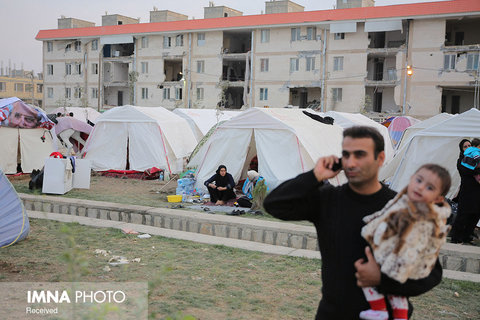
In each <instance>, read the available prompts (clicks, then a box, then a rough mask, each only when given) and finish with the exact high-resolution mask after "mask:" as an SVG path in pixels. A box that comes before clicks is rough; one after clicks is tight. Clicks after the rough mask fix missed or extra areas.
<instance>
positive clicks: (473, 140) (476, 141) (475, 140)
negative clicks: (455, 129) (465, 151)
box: [471, 138, 480, 147]
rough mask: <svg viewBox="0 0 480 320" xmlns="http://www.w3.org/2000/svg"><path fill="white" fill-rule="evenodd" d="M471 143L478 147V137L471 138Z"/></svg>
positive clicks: (479, 142) (479, 140) (479, 143)
mask: <svg viewBox="0 0 480 320" xmlns="http://www.w3.org/2000/svg"><path fill="white" fill-rule="evenodd" d="M471 144H472V147H478V146H480V139H478V138H473V139H472V142H471Z"/></svg>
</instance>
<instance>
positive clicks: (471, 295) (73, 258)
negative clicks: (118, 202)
mask: <svg viewBox="0 0 480 320" xmlns="http://www.w3.org/2000/svg"><path fill="white" fill-rule="evenodd" d="M30 222H31V233H30V236H29V237H28V238H27V239H26V240H24V241H21V242H20V243H18V244H15V245H14V246H11V247H8V248H5V249H2V250H1V251H0V281H35V282H36V281H70V280H72V279H75V280H77V281H95V282H100V281H148V283H149V287H150V295H149V313H150V317H151V318H152V319H165V318H167V317H172V318H173V319H182V317H183V316H185V315H192V316H194V317H195V318H196V319H313V317H314V315H315V311H316V308H317V305H318V301H319V299H320V288H321V273H320V261H318V260H312V259H305V258H293V257H284V256H276V255H268V254H263V253H256V252H251V251H245V250H239V249H232V248H228V247H223V246H211V245H203V244H196V243H192V242H188V241H180V240H172V239H167V238H163V237H159V236H153V237H152V238H150V239H138V238H136V237H135V236H132V235H124V234H122V233H121V232H120V231H119V230H116V229H100V228H92V227H86V226H82V225H79V224H66V223H59V222H55V221H48V220H36V219H31V220H30ZM95 249H104V250H109V251H110V256H107V257H105V256H103V255H95V253H94V251H95ZM111 255H120V256H124V257H126V258H128V259H129V260H131V259H134V258H140V259H141V261H140V262H131V263H129V264H127V265H123V266H117V267H114V266H111V267H110V271H105V270H104V268H105V266H107V261H108V259H109V258H110V257H111ZM65 256H69V258H68V259H65V258H62V257H65ZM455 292H457V293H458V297H457V296H456V295H455ZM412 302H413V304H414V306H415V308H416V309H415V313H414V319H478V315H479V314H480V284H478V283H468V282H461V281H453V280H447V279H445V280H444V281H443V282H442V284H441V285H440V286H438V287H437V288H435V289H434V290H432V291H431V292H429V293H428V294H426V295H423V296H421V297H417V298H414V299H412ZM346 303H348V302H346Z"/></svg>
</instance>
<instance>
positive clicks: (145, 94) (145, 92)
mask: <svg viewBox="0 0 480 320" xmlns="http://www.w3.org/2000/svg"><path fill="white" fill-rule="evenodd" d="M142 99H144V100H147V99H148V88H142Z"/></svg>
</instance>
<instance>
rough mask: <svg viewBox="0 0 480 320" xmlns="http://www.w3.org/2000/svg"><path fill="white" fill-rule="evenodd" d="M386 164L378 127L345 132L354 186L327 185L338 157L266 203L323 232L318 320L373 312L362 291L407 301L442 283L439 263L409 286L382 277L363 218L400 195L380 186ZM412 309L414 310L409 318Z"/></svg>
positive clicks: (286, 186) (281, 189)
mask: <svg viewBox="0 0 480 320" xmlns="http://www.w3.org/2000/svg"><path fill="white" fill-rule="evenodd" d="M384 159H385V151H384V140H383V137H382V135H381V134H380V133H379V132H378V131H377V130H375V129H374V128H372V127H365V126H361V127H358V126H357V127H350V128H348V129H345V131H344V132H343V142H342V160H341V164H342V167H343V170H344V171H345V175H346V176H347V179H348V182H347V183H346V184H344V185H341V186H338V187H335V186H332V185H330V184H327V183H324V181H325V180H328V179H331V178H333V177H335V176H336V175H337V174H338V173H339V172H340V169H337V170H336V171H333V170H332V167H333V165H334V164H336V163H338V161H339V159H338V158H337V157H336V156H333V155H332V156H327V157H323V158H320V159H319V160H318V162H317V164H316V165H315V168H314V169H313V170H311V171H309V172H306V173H303V174H300V175H298V176H297V177H296V178H294V179H291V180H289V181H286V182H284V183H283V184H281V185H280V186H278V187H277V188H276V189H275V190H273V191H272V192H271V193H270V194H269V195H268V196H267V198H266V199H265V201H264V207H265V209H266V210H267V212H269V213H270V214H272V215H273V216H275V217H277V218H280V219H282V220H309V221H311V222H312V223H313V224H314V225H315V228H316V230H317V237H318V245H319V248H320V252H321V256H322V282H323V287H322V300H321V301H320V304H319V306H318V309H317V314H316V319H358V317H359V314H360V312H361V311H362V310H366V309H368V308H369V305H368V303H367V300H366V299H365V297H364V295H363V292H362V289H361V288H362V287H369V286H370V287H372V286H373V287H376V288H377V290H379V291H380V292H382V293H384V294H396V295H402V296H406V297H410V296H416V295H419V294H422V293H425V292H427V291H428V290H430V289H432V288H433V287H434V286H436V285H437V284H439V283H440V281H441V278H442V267H441V265H440V263H439V261H438V260H437V261H436V263H435V266H434V268H433V270H432V272H431V273H430V274H429V275H428V276H427V277H425V278H423V279H418V280H411V279H409V280H407V281H406V282H405V283H403V284H400V283H399V282H397V281H395V280H393V279H391V278H390V277H388V276H387V275H385V274H384V273H382V272H381V271H380V267H379V265H378V264H377V262H376V261H375V258H374V257H373V255H372V253H371V250H370V248H369V247H368V244H367V242H366V241H365V240H364V239H363V238H362V237H361V235H360V232H361V229H362V227H363V226H364V222H363V220H362V219H363V217H365V216H367V215H370V214H371V213H372V212H377V211H379V210H380V209H382V208H383V207H384V206H385V204H386V203H387V202H388V201H389V200H390V199H392V198H393V197H394V196H395V192H394V191H393V190H391V189H389V188H388V187H387V186H385V185H382V184H381V183H380V182H379V181H378V171H379V169H380V167H381V166H382V164H383V162H384ZM411 312H412V307H411V305H410V304H409V314H411Z"/></svg>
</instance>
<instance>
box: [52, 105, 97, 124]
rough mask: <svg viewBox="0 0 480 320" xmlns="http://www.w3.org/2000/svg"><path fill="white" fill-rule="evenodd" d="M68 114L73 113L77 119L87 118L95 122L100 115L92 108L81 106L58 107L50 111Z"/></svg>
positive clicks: (85, 119)
mask: <svg viewBox="0 0 480 320" xmlns="http://www.w3.org/2000/svg"><path fill="white" fill-rule="evenodd" d="M58 112H60V113H61V114H67V115H68V114H69V113H70V112H71V113H73V117H74V118H75V119H77V120H80V121H83V122H87V119H88V120H90V121H91V122H93V123H97V118H98V117H99V116H100V115H101V113H100V112H98V111H97V110H95V109H93V108H81V107H60V108H57V109H55V110H53V111H52V113H54V114H57V113H58Z"/></svg>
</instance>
